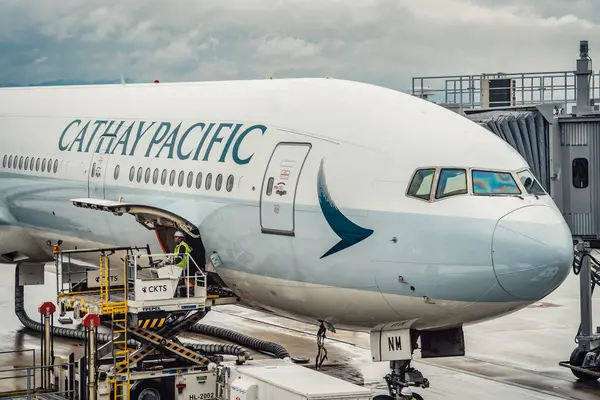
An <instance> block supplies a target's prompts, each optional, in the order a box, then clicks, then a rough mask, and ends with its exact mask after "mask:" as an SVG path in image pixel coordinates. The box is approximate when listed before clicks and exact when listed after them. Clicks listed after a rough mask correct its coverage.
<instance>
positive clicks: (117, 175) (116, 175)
mask: <svg viewBox="0 0 600 400" xmlns="http://www.w3.org/2000/svg"><path fill="white" fill-rule="evenodd" d="M120 169H121V167H119V165H118V164H117V165H116V166H115V173H114V177H115V181H116V180H117V179H119V170H120Z"/></svg>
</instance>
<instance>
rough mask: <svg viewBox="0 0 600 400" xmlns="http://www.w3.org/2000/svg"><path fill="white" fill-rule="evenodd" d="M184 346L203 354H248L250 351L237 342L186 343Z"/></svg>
mask: <svg viewBox="0 0 600 400" xmlns="http://www.w3.org/2000/svg"><path fill="white" fill-rule="evenodd" d="M184 346H185V347H186V348H188V349H190V350H193V351H196V352H200V353H203V354H210V355H214V354H229V355H233V356H248V352H247V351H246V349H244V348H243V347H242V346H238V345H237V344H210V343H202V344H200V343H185V344H184Z"/></svg>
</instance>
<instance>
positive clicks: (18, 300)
mask: <svg viewBox="0 0 600 400" xmlns="http://www.w3.org/2000/svg"><path fill="white" fill-rule="evenodd" d="M15 314H16V315H17V318H19V321H21V323H22V324H23V326H25V327H26V328H28V329H31V330H33V331H37V332H42V331H43V330H44V326H43V325H42V324H41V323H39V322H36V321H34V320H32V319H31V318H29V315H27V312H26V311H25V290H24V287H23V286H20V285H19V267H18V266H17V267H16V268H15ZM211 328H214V329H211ZM188 330H189V331H190V332H195V333H200V334H204V335H207V336H215V337H219V338H222V339H228V338H229V337H231V338H232V339H231V341H232V342H235V343H239V344H241V345H244V344H246V343H248V345H247V347H250V348H253V349H255V350H262V351H266V352H269V353H272V354H274V355H276V356H277V357H279V358H285V357H289V353H288V352H287V350H286V349H285V348H283V347H282V346H280V345H278V344H276V343H271V342H266V341H264V340H261V339H255V338H252V337H250V336H246V335H242V334H241V333H237V332H234V331H230V330H229V329H225V328H217V327H213V326H209V325H194V326H192V327H191V328H189V329H188ZM210 332H214V333H215V334H214V335H213V334H211V333H210ZM52 335H54V336H59V337H64V338H68V339H77V340H85V339H86V336H87V334H86V332H85V331H81V330H77V329H73V328H65V327H57V326H53V327H52ZM96 340H97V342H98V343H101V344H105V343H108V342H110V341H112V335H110V334H107V333H98V334H97V339H96ZM127 342H128V345H130V346H131V347H139V346H140V342H138V341H136V340H133V339H130V340H128V341H127ZM254 344H255V345H256V346H258V347H252V345H254ZM185 347H187V348H189V349H190V350H194V351H198V352H201V353H204V354H210V355H214V354H227V355H233V356H242V355H244V356H247V355H248V351H247V350H246V349H244V348H243V347H241V346H237V345H234V344H211V343H194V344H186V345H185Z"/></svg>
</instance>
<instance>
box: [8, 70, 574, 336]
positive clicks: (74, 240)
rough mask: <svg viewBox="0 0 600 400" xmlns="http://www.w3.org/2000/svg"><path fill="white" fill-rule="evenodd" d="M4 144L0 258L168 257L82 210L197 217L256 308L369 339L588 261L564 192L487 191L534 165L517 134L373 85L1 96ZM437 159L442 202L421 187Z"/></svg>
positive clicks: (527, 294) (225, 85)
mask: <svg viewBox="0 0 600 400" xmlns="http://www.w3.org/2000/svg"><path fill="white" fill-rule="evenodd" d="M0 140H1V143H2V146H1V147H0V256H4V257H5V259H7V260H11V258H10V257H12V260H14V261H15V262H18V261H19V260H25V259H27V260H29V261H47V260H49V259H50V257H51V252H50V249H49V248H47V247H45V245H44V243H45V242H46V240H48V239H51V240H56V239H61V240H63V242H64V245H63V248H65V249H68V248H73V247H74V246H79V247H91V246H106V245H141V246H144V245H146V244H148V245H149V246H150V247H151V250H152V251H154V252H159V251H162V248H163V247H162V246H161V244H160V243H159V240H158V238H157V235H156V234H155V232H154V231H150V230H147V229H146V228H144V227H143V226H142V225H140V224H139V223H138V222H136V220H135V219H134V218H133V217H132V216H129V215H124V216H116V215H113V214H111V213H107V212H102V211H97V210H86V209H80V208H76V207H74V206H73V204H72V202H71V200H72V199H82V198H83V199H92V200H94V199H96V200H97V199H106V200H112V201H118V200H119V199H120V200H121V201H122V202H125V203H132V204H138V205H144V206H148V207H153V208H154V209H159V210H164V211H166V212H168V213H171V214H174V215H177V216H179V217H181V218H182V219H185V220H186V221H188V222H189V223H191V224H192V225H193V226H194V227H195V228H197V230H198V231H199V233H200V236H201V240H202V245H203V246H204V248H205V249H206V253H207V254H208V255H209V254H211V253H212V252H217V253H218V255H219V257H220V259H221V260H222V265H220V266H219V267H218V269H217V271H218V273H219V275H220V276H221V277H222V278H223V280H224V281H225V282H226V283H227V285H228V286H229V287H230V288H231V289H232V290H234V291H235V292H236V294H238V295H239V296H240V297H241V298H242V299H243V300H244V301H246V302H248V303H249V304H251V305H253V306H256V307H261V308H264V309H268V310H271V311H274V312H276V313H278V314H280V315H287V316H291V317H293V318H297V319H303V320H307V321H311V322H315V321H317V320H327V321H329V322H331V323H332V324H334V326H336V327H340V328H349V329H367V330H368V329H371V328H375V327H381V326H382V325H386V324H392V323H394V322H400V321H411V326H412V327H414V328H416V329H431V328H437V327H444V326H454V325H460V324H464V323H472V322H477V321H481V320H484V319H489V318H495V317H498V316H500V315H503V314H506V313H509V312H513V311H515V310H518V309H520V308H522V307H524V306H526V305H528V304H531V303H532V302H534V301H537V300H539V299H540V298H542V297H544V296H546V295H547V294H549V293H550V292H551V291H553V290H554V289H555V288H556V287H558V285H560V284H561V283H562V281H563V280H564V279H565V277H566V275H567V274H568V271H569V267H570V262H571V258H572V247H571V242H570V239H571V236H570V232H569V229H568V227H567V226H566V224H565V222H564V220H563V218H562V216H561V215H560V213H559V212H558V210H557V209H556V206H555V205H554V203H553V202H552V200H551V199H550V198H549V196H548V195H546V194H543V195H541V196H535V195H533V194H529V193H528V192H527V189H526V188H524V186H523V184H522V182H521V181H519V179H516V178H515V179H516V183H515V187H518V190H519V191H520V195H518V196H516V195H514V194H511V195H496V194H497V193H494V194H492V195H484V196H480V195H474V194H473V190H474V189H473V180H474V178H473V176H474V175H473V173H472V170H473V169H475V170H477V169H483V170H491V171H508V172H510V173H514V172H516V171H521V170H526V169H527V168H528V166H527V164H526V163H525V161H524V160H523V159H522V157H520V156H519V154H518V153H517V152H516V151H515V150H513V149H512V148H511V147H510V146H509V145H508V144H507V143H505V142H503V141H502V140H501V139H499V138H497V137H496V136H494V135H493V134H492V133H490V132H488V131H486V130H485V129H484V128H481V127H479V126H478V125H476V124H475V123H472V122H470V121H468V120H467V119H465V118H463V117H461V116H459V115H457V114H454V113H452V112H450V111H447V110H444V109H443V108H441V107H438V106H436V105H433V104H430V103H428V102H426V101H423V100H420V99H416V98H414V97H411V96H408V95H405V94H402V93H398V92H395V91H392V90H387V89H383V88H378V87H375V86H371V85H365V84H359V83H354V82H347V81H338V80H330V79H296V80H280V81H278V80H266V81H238V82H208V83H191V84H157V85H125V86H120V85H106V86H90V87H60V88H56V87H55V88H15V89H0ZM49 166H50V169H49ZM427 167H431V168H434V169H435V168H437V170H436V174H435V178H434V180H433V182H432V184H433V189H432V193H433V194H432V195H431V198H416V197H411V196H407V192H408V191H409V184H410V182H411V180H412V178H413V174H414V173H415V171H416V170H417V169H420V168H427ZM443 168H458V169H463V168H464V169H465V171H466V175H464V176H465V177H466V181H465V185H466V189H465V190H466V192H465V193H461V192H460V190H459V191H458V192H456V194H454V195H450V196H448V197H443V198H441V199H436V198H435V187H436V186H435V185H436V183H437V182H439V181H441V179H442V178H441V177H442V176H444V172H442V171H441V169H443ZM432 176H433V175H432ZM459 178H460V176H459ZM475 180H476V182H475V184H476V185H478V186H477V187H478V188H479V189H477V190H487V189H486V187H488V186H490V185H491V183H490V184H488V183H489V182H488V181H485V182H483V183H482V182H480V181H479V180H478V179H475ZM448 182H457V181H456V180H455V181H452V180H451V179H450V180H449V181H448ZM490 182H491V181H490ZM448 184H450V183H448ZM454 184H456V183H454ZM486 185H487V186H486ZM490 187H491V186H490ZM481 188H483V189H481ZM83 261H90V262H96V261H97V260H95V259H90V260H86V259H83Z"/></svg>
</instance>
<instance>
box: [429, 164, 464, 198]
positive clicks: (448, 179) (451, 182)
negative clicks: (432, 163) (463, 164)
mask: <svg viewBox="0 0 600 400" xmlns="http://www.w3.org/2000/svg"><path fill="white" fill-rule="evenodd" d="M467 193H468V192H467V171H466V170H464V169H450V168H444V169H442V171H441V172H440V179H439V181H438V186H437V190H436V192H435V198H436V199H443V198H444V197H449V196H456V195H459V194H467Z"/></svg>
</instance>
